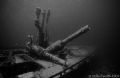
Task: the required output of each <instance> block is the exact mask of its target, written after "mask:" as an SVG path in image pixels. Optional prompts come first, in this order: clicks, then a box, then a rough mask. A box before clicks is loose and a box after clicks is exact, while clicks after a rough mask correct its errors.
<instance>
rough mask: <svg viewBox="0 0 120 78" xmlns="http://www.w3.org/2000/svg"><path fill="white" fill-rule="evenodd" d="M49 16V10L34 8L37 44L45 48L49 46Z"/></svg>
mask: <svg viewBox="0 0 120 78" xmlns="http://www.w3.org/2000/svg"><path fill="white" fill-rule="evenodd" d="M49 17H50V10H48V11H46V10H41V9H40V8H36V20H35V26H36V28H37V29H38V44H39V46H41V47H43V48H46V47H48V46H49V36H48V31H47V27H46V26H47V24H48V20H49Z"/></svg>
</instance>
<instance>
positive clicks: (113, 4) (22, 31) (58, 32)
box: [0, 0, 119, 69]
mask: <svg viewBox="0 0 120 78" xmlns="http://www.w3.org/2000/svg"><path fill="white" fill-rule="evenodd" d="M36 7H41V8H43V9H48V8H50V9H51V17H50V21H49V24H48V29H49V35H50V40H51V41H52V42H54V41H56V40H58V39H63V38H65V37H66V36H68V35H69V34H71V33H73V32H74V31H76V30H77V29H78V28H80V27H81V26H84V25H86V24H88V25H89V26H90V27H91V31H90V32H88V33H86V34H85V35H82V36H81V37H79V38H77V39H75V40H73V41H72V42H71V43H70V44H73V45H87V46H94V47H95V48H96V52H98V57H99V58H100V59H101V61H102V62H103V60H104V61H105V62H104V63H106V61H107V62H109V61H110V65H113V67H114V66H115V68H116V69H117V66H116V65H117V61H118V57H119V51H118V44H119V41H118V36H119V32H118V27H119V24H118V21H119V20H118V18H119V12H118V10H119V9H118V2H117V0H0V46H1V47H11V46H16V45H17V46H24V44H25V40H26V36H27V35H28V34H33V35H35V37H36V32H37V30H36V28H35V26H34V18H35V8H36ZM79 25H80V26H79ZM108 64H109V63H107V65H108Z"/></svg>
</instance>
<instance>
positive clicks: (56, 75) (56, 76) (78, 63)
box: [49, 55, 91, 78]
mask: <svg viewBox="0 0 120 78" xmlns="http://www.w3.org/2000/svg"><path fill="white" fill-rule="evenodd" d="M90 57H91V55H89V56H88V57H85V58H84V59H82V60H80V61H79V62H77V63H76V64H74V65H72V66H70V67H68V68H66V69H65V70H63V71H61V72H59V73H57V74H55V75H52V76H51V77H49V78H60V77H62V76H63V75H65V74H68V73H70V72H71V71H74V70H75V69H77V68H78V67H79V66H81V65H82V64H84V63H85V62H87V61H88V58H90Z"/></svg>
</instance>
